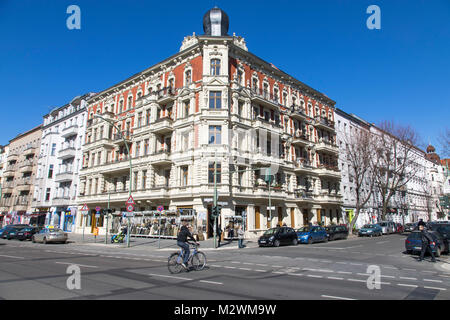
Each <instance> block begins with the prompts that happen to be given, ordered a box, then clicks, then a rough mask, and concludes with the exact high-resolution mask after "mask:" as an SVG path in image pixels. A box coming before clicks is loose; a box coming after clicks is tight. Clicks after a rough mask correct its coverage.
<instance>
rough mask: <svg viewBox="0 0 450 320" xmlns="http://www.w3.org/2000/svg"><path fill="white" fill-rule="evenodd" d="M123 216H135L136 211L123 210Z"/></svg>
mask: <svg viewBox="0 0 450 320" xmlns="http://www.w3.org/2000/svg"><path fill="white" fill-rule="evenodd" d="M122 217H124V218H127V217H134V212H122Z"/></svg>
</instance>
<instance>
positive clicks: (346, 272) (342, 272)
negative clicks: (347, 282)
mask: <svg viewBox="0 0 450 320" xmlns="http://www.w3.org/2000/svg"><path fill="white" fill-rule="evenodd" d="M337 273H340V274H352V272H349V271H338V272H337Z"/></svg>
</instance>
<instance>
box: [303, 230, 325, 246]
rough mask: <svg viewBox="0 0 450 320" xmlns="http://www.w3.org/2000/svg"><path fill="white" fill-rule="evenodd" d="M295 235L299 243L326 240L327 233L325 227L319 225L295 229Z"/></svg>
mask: <svg viewBox="0 0 450 320" xmlns="http://www.w3.org/2000/svg"><path fill="white" fill-rule="evenodd" d="M297 236H298V240H299V241H300V243H308V244H311V243H313V242H321V241H324V242H327V241H328V234H327V231H326V230H325V228H323V227H320V226H312V227H309V226H308V227H303V228H300V229H298V230H297Z"/></svg>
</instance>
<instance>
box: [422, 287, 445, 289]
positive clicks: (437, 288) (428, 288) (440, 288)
mask: <svg viewBox="0 0 450 320" xmlns="http://www.w3.org/2000/svg"><path fill="white" fill-rule="evenodd" d="M424 288H425V289H435V290H447V289H444V288H436V287H424Z"/></svg>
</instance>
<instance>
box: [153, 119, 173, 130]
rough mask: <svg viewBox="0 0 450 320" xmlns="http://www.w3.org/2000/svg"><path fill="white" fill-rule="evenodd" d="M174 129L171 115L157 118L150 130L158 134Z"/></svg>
mask: <svg viewBox="0 0 450 320" xmlns="http://www.w3.org/2000/svg"><path fill="white" fill-rule="evenodd" d="M172 131H173V120H172V118H170V117H163V118H159V119H157V120H156V121H155V122H154V123H152V124H151V125H150V132H151V133H156V134H166V133H170V132H172Z"/></svg>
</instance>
